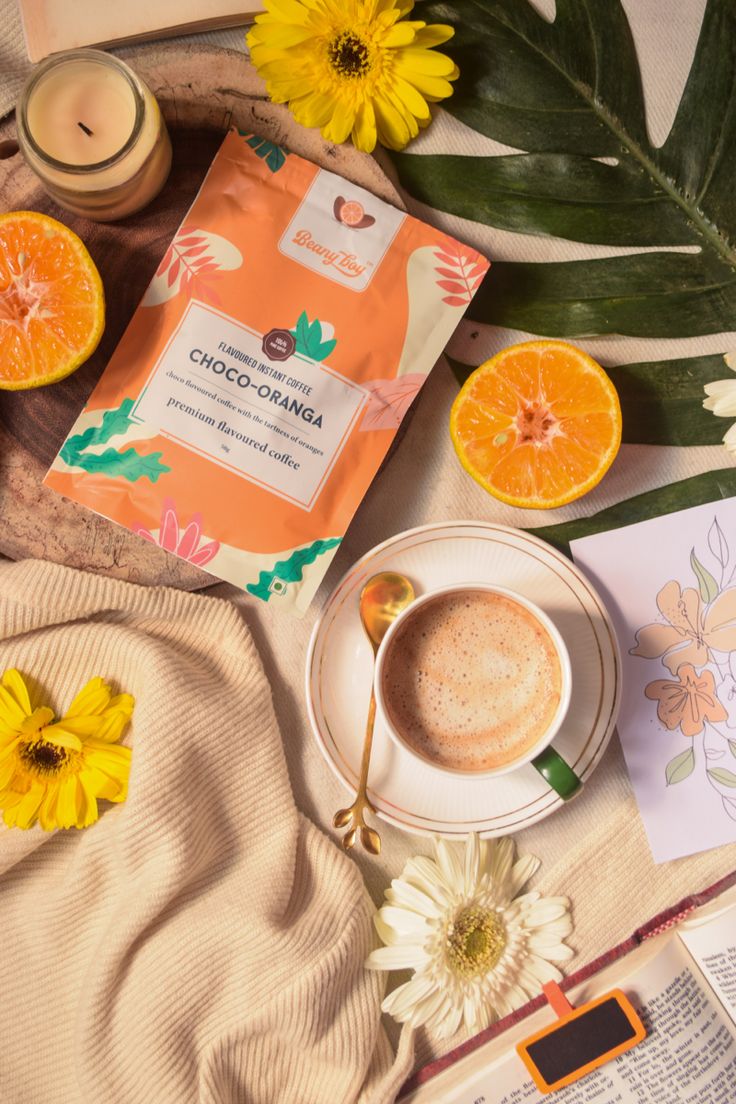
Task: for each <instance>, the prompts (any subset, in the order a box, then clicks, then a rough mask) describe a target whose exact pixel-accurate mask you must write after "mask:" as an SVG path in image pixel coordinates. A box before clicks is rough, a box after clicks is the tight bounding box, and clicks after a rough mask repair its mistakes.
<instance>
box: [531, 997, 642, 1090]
mask: <svg viewBox="0 0 736 1104" xmlns="http://www.w3.org/2000/svg"><path fill="white" fill-rule="evenodd" d="M544 992H545V996H546V997H547V1000H548V1001H549V1003H550V1004H551V1005H552V1007H553V1009H554V1010H555V1012H556V1013H557V1015H558V1017H559V1018H558V1019H557V1021H556V1022H555V1023H553V1024H550V1025H549V1027H545V1028H542V1030H541V1031H538V1032H537V1033H536V1034H535V1035H532V1036H531V1038H529V1039H525V1040H524V1042H523V1043H519V1045H518V1046H517V1048H516V1049H517V1052H518V1054H519V1056H520V1057H521V1059H522V1061H523V1062H524V1064H525V1065H526V1067H527V1069H528V1070H529V1072H530V1073H531V1075H532V1077H533V1078H534V1082H535V1084H536V1086H537V1088H538V1089H539V1090H540V1091H541V1092H543V1093H550V1092H554V1091H555V1090H557V1089H562V1088H564V1087H565V1085H571V1084H572V1083H573V1081H577V1080H578V1079H579V1078H581V1077H584V1076H585V1075H586V1074H587V1073H590V1072H591V1071H592V1070H594V1069H597V1068H598V1066H602V1065H603V1064H604V1063H605V1062H610V1061H611V1060H612V1059H613V1058H617V1057H618V1055H619V1054H624V1053H625V1051H627V1050H629V1049H630V1048H631V1047H633V1046H636V1044H637V1043H640V1042H641V1041H642V1039H644V1038H645V1037H646V1029H645V1028H644V1025H643V1023H642V1022H641V1020H640V1018H639V1016H638V1014H637V1012H636V1011H635V1009H634V1007H633V1005H632V1004H631V1001H630V1000H629V999H628V997H627V996H626V994H625V993H623V992H622V991H621V990H620V989H613V990H612V991H611V992H610V993H606V994H604V996H602V997H598V998H597V999H596V1000H593V1001H589V1002H588V1003H587V1004H584V1005H581V1007H580V1008H573V1007H572V1005H571V1004H570V1003H569V1002H568V1000H567V998H566V997H565V995H564V993H563V992H562V990H561V989H560V987H559V986H558V985H555V984H554V983H551V984H549V985H545V986H544Z"/></svg>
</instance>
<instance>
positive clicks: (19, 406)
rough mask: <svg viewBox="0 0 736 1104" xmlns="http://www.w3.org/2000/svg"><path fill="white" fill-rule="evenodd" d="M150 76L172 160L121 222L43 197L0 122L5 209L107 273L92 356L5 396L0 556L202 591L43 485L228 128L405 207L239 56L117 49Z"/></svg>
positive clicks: (174, 563)
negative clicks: (65, 235)
mask: <svg viewBox="0 0 736 1104" xmlns="http://www.w3.org/2000/svg"><path fill="white" fill-rule="evenodd" d="M120 54H121V56H123V57H124V58H125V60H126V61H127V62H128V63H129V64H130V65H131V66H132V67H133V68H134V69H135V70H136V71H137V72H139V73H140V75H141V76H142V77H143V79H144V80H145V81H146V82H147V83H148V84H149V86H150V87H151V89H152V91H153V92H154V94H155V96H156V97H157V98H158V101H159V103H160V105H161V109H162V111H163V113H164V116H165V117H166V121H167V123H168V125H169V129H170V132H171V139H172V143H173V147H174V163H173V168H172V172H171V176H170V178H169V181H168V183H167V185H166V186H165V188H164V190H163V192H162V194H161V195H160V196H159V197H158V199H157V200H155V201H154V202H153V203H152V204H151V205H150V206H149V207H147V208H145V209H144V210H143V211H141V212H139V213H138V214H137V215H134V216H132V217H130V218H128V219H124V220H122V221H121V222H117V223H107V224H105V223H94V222H90V221H89V220H87V219H84V218H78V217H77V216H76V215H72V214H70V213H69V212H67V211H63V210H61V209H60V208H59V207H57V205H56V204H55V203H54V202H53V201H52V200H51V199H49V197H48V196H47V195H46V193H45V192H44V191H43V189H42V188H41V186H40V184H39V183H38V181H37V179H36V177H35V176H34V175H33V173H32V172H31V171H30V169H29V168H28V167H27V166H26V164H25V162H24V161H23V159H22V157H21V155H20V154H19V153H18V152H17V143H16V142H15V122H14V119H13V117H12V116H9V117H8V118H6V119H5V120H3V121H2V122H0V196H2V208H3V209H4V210H28V209H30V210H35V211H43V212H45V213H47V214H50V215H52V216H53V217H54V218H58V219H59V220H60V221H62V222H64V223H66V225H68V226H70V227H71V228H72V230H74V231H75V232H76V233H77V234H79V236H80V237H81V238H82V240H83V241H84V242H85V244H86V246H87V248H88V249H89V251H90V253H91V255H92V257H93V259H94V261H95V263H96V265H97V266H98V268H99V270H100V273H101V275H102V280H103V283H104V285H105V293H106V296H107V325H106V328H105V333H104V335H103V338H102V341H101V342H100V345H99V348H98V349H97V351H96V353H95V355H94V356H93V357H92V358H91V359H90V360H89V361H88V362H87V363H86V364H85V365H83V366H82V367H81V368H80V369H79V370H78V371H77V372H75V373H74V374H73V375H71V376H70V377H69V378H68V379H66V380H63V381H62V382H61V383H56V384H53V385H51V386H50V387H43V388H39V389H38V390H35V391H17V392H0V518H1V519H2V522H1V524H0V553H2V554H4V555H6V556H10V557H11V558H13V559H23V558H25V557H28V556H33V557H38V558H40V559H46V560H53V561H55V562H57V563H64V564H68V565H70V566H72V567H81V568H87V569H89V570H92V571H97V572H100V573H102V574H106V575H114V576H117V577H118V578H124V579H129V580H133V581H135V582H140V583H149V584H156V583H158V584H164V585H167V586H177V587H184V588H186V589H190V590H193V589H197V588H200V587H205V586H208V585H210V584H211V583H212V582H213V579H212V576H211V575H209V574H207V573H206V572H203V571H200V570H199V569H198V568H195V567H192V566H191V565H190V564H188V563H186V562H185V561H183V560H180V559H177V558H176V557H175V556H171V555H169V554H168V553H166V552H164V551H162V550H161V549H159V548H156V547H155V546H153V545H151V544H150V543H147V542H146V541H143V540H142V539H141V538H140V537H137V536H135V535H134V534H133V533H130V532H128V531H127V530H126V529H123V528H121V527H120V526H118V525H114V524H113V523H112V522H109V521H107V520H106V519H105V518H101V517H98V516H97V515H96V514H93V513H92V512H91V511H89V510H86V509H84V508H83V507H81V506H78V505H77V504H76V503H73V502H70V501H69V500H68V499H65V498H62V497H61V496H60V495H57V494H56V493H55V492H53V491H50V490H48V489H47V488H46V487H43V486H41V480H42V479H43V477H44V475H45V473H46V471H47V469H48V467H49V465H50V464H51V462H52V460H53V459H54V457H55V456H56V454H57V452H58V450H59V448H60V446H61V444H62V442H63V441H64V439H65V437H66V435H67V433H68V431H69V429H70V427H71V425H72V424H73V422H74V420H75V418H76V416H77V414H78V413H79V411H80V410H81V408H82V407H83V406H84V404H85V402H86V401H87V398H88V396H89V394H90V392H91V391H92V388H93V387H94V385H95V383H96V382H97V380H98V379H99V377H100V375H101V374H102V372H103V370H104V368H105V365H106V364H107V362H108V360H109V358H110V356H111V354H112V352H113V350H114V348H115V346H116V345H117V343H118V341H119V339H120V337H121V335H122V333H123V330H124V329H125V327H126V325H127V324H128V322H129V320H130V317H131V315H132V314H133V312H134V310H135V308H136V306H137V304H138V301H139V300H140V298H141V296H142V295H143V292H144V291H145V289H146V286H147V284H148V282H149V280H150V279H151V276H152V275H153V273H154V272H155V270H156V267H157V266H158V263H159V261H160V259H161V257H162V255H163V253H164V251H165V249H166V246H167V245H168V242H169V240H170V238H171V237H172V236H173V234H174V231H175V230H176V228H177V227H178V225H179V223H180V222H181V220H182V218H183V216H184V214H185V212H186V210H187V208H188V207H189V205H190V204H191V202H192V200H193V199H194V196H195V194H196V192H197V189H198V188H199V185H200V184H201V182H202V178H203V177H204V174H205V172H206V170H207V168H208V167H209V164H210V161H211V160H212V157H213V156H214V154H215V152H216V150H217V147H218V145H219V143H220V141H221V140H222V137H223V135H224V133H225V131H226V130H227V128H228V126H230V125H231V124H234V125H236V126H238V127H240V128H241V129H244V130H248V131H249V132H253V133H256V134H260V135H263V137H265V138H269V139H270V140H271V141H274V142H278V143H279V144H280V145H284V146H288V147H289V148H290V149H292V150H294V152H295V153H299V154H301V155H302V156H303V157H308V158H309V159H310V160H312V161H315V162H317V163H318V164H320V165H322V166H323V167H324V168H328V169H331V170H332V171H333V172H337V173H340V174H341V175H342V176H345V177H347V178H348V179H349V180H352V181H353V182H354V183H356V184H360V185H362V186H363V187H364V188H368V189H370V190H371V191H373V192H375V193H376V194H377V195H379V196H381V198H383V199H386V200H388V201H389V202H391V203H394V204H397V205H398V206H403V203H402V201H401V199H400V197H399V195H398V193H397V191H396V189H395V188H394V186H393V185H392V184H391V183H390V182H389V180H388V179H387V177H386V176H385V175H384V173H383V172H382V170H381V169H380V168H379V166H378V164H377V163H376V162H375V161H374V160H373V158H372V157H370V156H368V155H366V154H361V153H357V152H356V151H355V150H354V149H353V147H352V146H333V145H330V144H329V143H327V142H324V141H323V140H322V138H321V137H320V135H319V132H318V131H312V130H305V129H303V128H302V127H300V126H298V125H297V124H296V123H295V122H294V121H293V119H292V118H291V116H290V115H289V113H288V112H287V111H286V109H285V108H283V107H277V106H274V105H273V104H270V103H268V102H267V101H266V99H265V94H264V90H263V84H262V82H261V81H260V80H259V79H258V77H257V76H256V74H255V72H254V70H253V68H252V67H251V66H250V64H249V63H248V60H247V58H246V57H245V55H243V54H239V53H237V52H236V51H233V50H223V49H219V48H216V47H202V46H198V47H194V46H182V45H178V44H172V45H170V46H166V45H160V44H159V45H147V46H139V47H135V48H130V49H127V50H124V51H120Z"/></svg>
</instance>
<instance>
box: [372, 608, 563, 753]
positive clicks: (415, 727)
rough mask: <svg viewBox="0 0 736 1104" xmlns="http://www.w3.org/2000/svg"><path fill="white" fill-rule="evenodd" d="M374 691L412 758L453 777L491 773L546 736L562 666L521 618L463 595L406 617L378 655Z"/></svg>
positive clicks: (528, 615) (535, 624)
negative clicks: (418, 757) (381, 660)
mask: <svg viewBox="0 0 736 1104" xmlns="http://www.w3.org/2000/svg"><path fill="white" fill-rule="evenodd" d="M382 690H383V697H384V702H385V705H386V711H387V713H388V716H389V719H390V721H391V723H392V724H393V726H394V728H395V729H397V731H398V732H399V733H400V734H401V736H402V737H403V739H404V740H405V741H406V742H407V744H409V746H410V747H412V748H414V749H415V750H416V751H417V752H418V753H419V754H420V755H422V756H424V757H425V758H427V759H429V760H431V761H432V762H435V763H437V764H439V765H440V766H445V767H451V768H452V769H454V770H463V771H484V770H493V769H495V768H497V767H501V766H506V765H508V764H509V763H512V762H513V761H514V760H515V759H519V758H521V757H522V756H524V755H525V754H526V753H527V752H528V751H529V750H531V748H533V747H534V745H535V744H536V743H537V741H538V740H540V739H541V737H542V736H543V735H544V733H545V732H546V731H547V730H548V728H549V726H550V724H551V723H552V720H553V719H554V716H555V713H556V712H557V709H558V706H559V704H560V697H561V694H562V666H561V663H560V658H559V655H558V653H557V649H556V648H555V645H554V642H553V640H552V638H551V636H550V634H549V632H548V631H547V629H546V628H545V627H544V625H542V624H541V622H540V621H539V620H538V619H537V618H536V617H535V616H534V614H533V613H532V612H531V611H530V610H528V609H527V608H526V607H525V606H522V605H521V603H519V602H517V601H515V600H514V599H513V598H509V597H507V596H506V595H504V594H495V593H493V592H491V591H480V590H476V591H473V590H468V591H464V592H462V593H452V594H445V595H438V596H437V598H434V599H432V600H430V601H429V602H426V603H425V604H423V605H422V606H420V607H419V608H418V609H417V610H416V612H415V613H412V614H409V615H408V616H407V618H406V620H405V621H404V623H403V625H400V626H399V628H398V630H397V631H396V635H395V636H394V638H393V640H391V642H390V644H389V647H388V649H387V652H386V658H385V662H384V667H383V674H382Z"/></svg>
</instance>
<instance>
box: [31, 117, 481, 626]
mask: <svg viewBox="0 0 736 1104" xmlns="http://www.w3.org/2000/svg"><path fill="white" fill-rule="evenodd" d="M487 268H488V262H487V261H486V260H485V259H484V258H483V257H481V256H480V255H479V254H478V253H476V252H475V251H474V250H472V249H469V248H468V247H467V246H465V245H461V244H460V243H459V242H457V241H455V240H454V239H453V238H450V237H448V236H447V235H446V234H443V233H442V232H440V231H439V230H436V229H434V228H433V227H431V226H427V225H426V224H425V223H423V222H420V221H419V220H418V219H415V218H412V217H411V216H410V215H407V214H406V213H405V212H403V211H400V210H398V209H397V208H395V207H392V206H391V205H390V204H387V203H384V202H383V201H381V200H379V199H377V198H376V197H375V196H373V195H372V194H371V193H370V192H367V191H365V190H364V189H363V188H360V187H357V186H356V185H354V184H350V183H349V182H347V181H346V180H344V179H342V178H341V177H339V176H336V175H334V174H333V173H331V172H327V171H325V170H324V169H320V168H318V166H317V165H314V164H312V163H311V162H309V161H306V160H304V159H303V158H301V157H298V156H296V155H295V154H293V153H290V152H288V151H287V150H285V149H283V148H281V147H279V146H276V145H274V144H272V143H270V142H267V141H265V140H264V139H262V138H258V137H255V136H253V135H251V136H248V135H243V134H241V133H239V132H238V131H235V130H233V131H231V132H230V133H229V134H228V135H227V137H226V138H225V140H224V142H223V144H222V146H221V147H220V150H219V152H218V153H217V155H216V157H215V159H214V161H213V163H212V166H211V168H210V170H209V172H208V175H207V177H206V179H205V181H204V183H203V185H202V187H201V189H200V192H199V194H198V195H197V197H196V199H195V201H194V203H193V204H192V207H191V208H190V210H189V212H188V214H187V215H186V217H185V219H184V222H183V223H182V225H181V227H180V229H179V230H178V231H177V233H176V235H175V236H174V239H173V241H172V242H171V244H170V245H169V247H168V249H167V251H166V253H165V255H164V257H163V259H162V261H161V264H160V265H159V267H158V269H157V271H156V273H155V275H154V277H153V279H152V280H151V283H150V285H149V287H148V290H147V291H146V293H145V295H144V297H143V299H142V301H141V303H140V305H139V307H138V309H137V310H136V312H135V314H134V316H133V318H132V320H131V322H130V325H129V326H128V328H127V330H126V332H125V334H124V335H123V337H122V339H121V341H120V344H119V345H118V347H117V349H116V351H115V353H114V354H113V357H112V359H111V360H110V363H109V365H108V367H107V369H106V370H105V372H104V374H103V376H102V378H101V379H100V382H99V383H98V385H97V387H96V388H95V390H94V391H93V393H92V395H91V397H90V399H89V401H88V403H87V405H86V407H85V408H84V410H83V411H82V413H81V414H80V416H79V418H78V419H77V421H76V423H75V424H74V426H73V427H72V429H71V432H70V434H69V436H68V438H67V440H66V441H65V443H64V445H63V446H62V448H61V450H60V452H59V455H58V457H57V458H56V460H55V461H54V463H53V465H52V467H51V470H50V471H49V472H48V474H47V476H46V480H45V482H46V484H47V485H48V486H49V487H53V489H54V490H56V491H58V492H59V493H60V494H63V495H65V496H66V497H67V498H70V499H74V500H75V501H77V502H80V503H82V504H83V505H85V506H88V507H89V508H90V509H92V510H94V511H96V512H97V513H98V514H102V515H103V516H104V517H107V518H110V519H112V520H113V521H116V522H118V523H119V524H121V525H124V526H127V527H128V528H129V529H131V530H133V532H135V533H138V534H139V535H140V536H141V537H142V538H143V539H146V540H149V541H153V542H154V543H155V544H158V545H160V546H161V547H163V548H165V549H167V550H168V551H170V552H173V553H174V554H176V555H178V556H181V557H183V558H184V559H186V560H188V561H189V562H190V563H193V564H196V565H198V566H199V567H202V568H204V569H205V570H206V571H209V572H211V573H212V574H213V575H215V576H217V577H218V578H220V579H226V580H228V581H229V582H231V583H234V584H235V585H236V586H239V587H242V588H243V589H244V590H246V591H247V592H248V593H250V594H252V595H254V596H255V597H256V598H259V599H261V600H262V601H264V602H271V603H273V604H275V605H276V604H277V605H278V606H279V607H283V608H284V609H289V610H290V611H292V612H294V613H296V614H297V615H301V614H302V613H303V612H304V611H305V610H306V608H307V606H308V604H309V602H310V601H311V599H312V597H313V595H314V593H315V591H316V589H317V587H318V585H319V583H320V581H321V579H322V577H323V576H324V573H325V571H326V570H327V567H328V565H329V563H330V561H331V559H332V557H333V556H334V554H335V551H336V549H337V547H338V546H339V544H340V541H341V540H342V537H343V535H344V533H345V531H346V529H347V526H348V524H349V522H350V519H351V518H352V516H353V514H354V513H355V510H356V509H357V507H358V505H359V503H360V501H361V499H362V497H363V495H364V494H365V492H366V490H367V488H368V486H369V484H370V482H371V480H372V479H373V477H374V475H375V473H376V471H377V469H378V467H379V465H380V463H381V461H382V459H383V457H384V456H385V454H386V451H387V449H388V448H389V445H390V444H391V441H392V440H393V438H394V436H395V434H396V431H397V429H398V428H399V425H400V424H401V421H402V419H403V418H404V416H405V414H406V412H407V410H408V409H409V407H410V405H411V403H412V401H413V399H414V397H415V396H416V394H417V392H418V391H419V389H420V388H421V386H422V384H423V383H424V381H425V379H426V376H427V373H428V372H429V371H430V369H431V368H432V366H433V364H434V363H435V361H436V360H437V358H438V356H439V355H440V353H441V352H442V349H443V348H444V346H445V344H446V343H447V340H448V339H449V337H450V335H451V334H452V332H453V330H454V329H455V327H456V326H457V324H458V322H459V320H460V318H461V317H462V315H463V313H464V311H465V309H466V308H467V306H468V303H469V302H470V300H471V299H472V297H473V295H474V293H475V291H476V290H477V288H478V286H479V284H480V282H481V280H482V279H483V276H484V274H485V272H486V270H487Z"/></svg>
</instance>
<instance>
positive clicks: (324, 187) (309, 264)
mask: <svg viewBox="0 0 736 1104" xmlns="http://www.w3.org/2000/svg"><path fill="white" fill-rule="evenodd" d="M405 218H406V214H405V212H404V211H399V210H397V209H396V208H395V207H391V206H390V205H389V204H387V203H383V202H382V201H380V200H377V199H376V197H375V196H374V195H371V193H370V192H367V191H366V190H365V188H359V187H358V185H357V184H351V183H350V181H348V180H344V179H343V178H342V177H341V176H335V174H334V173H331V172H326V171H325V170H324V169H320V171H319V172H318V173H317V175H316V176H315V178H314V180H313V181H312V184H311V186H310V188H309V191H308V192H307V194H306V195H305V196H304V199H303V200H302V202H301V203H300V204H299V207H298V208H297V211H296V214H295V215H294V217H293V218H292V220H291V222H290V223H289V225H288V226H287V227H286V230H285V231H284V234H283V236H282V238H281V241H280V242H279V250H280V251H281V252H282V253H283V254H285V256H287V257H291V259H292V260H293V261H298V262H299V264H301V265H304V266H305V267H306V268H310V269H312V271H313V272H318V273H319V275H320V276H324V277H326V278H327V279H328V280H335V281H336V282H337V283H339V284H341V285H342V286H343V287H347V288H350V289H351V290H352V291H365V289H366V288H367V287H368V284H369V283H370V282H371V280H372V279H373V276H374V274H375V273H376V271H377V269H378V266H379V265H380V263H381V261H382V260H383V258H384V256H385V255H386V251H387V250H388V247H389V246H390V244H391V242H392V241H393V240H394V238H395V237H396V234H397V232H398V229H399V227H400V226H401V224H402V222H403V221H404V219H405Z"/></svg>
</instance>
